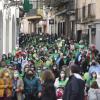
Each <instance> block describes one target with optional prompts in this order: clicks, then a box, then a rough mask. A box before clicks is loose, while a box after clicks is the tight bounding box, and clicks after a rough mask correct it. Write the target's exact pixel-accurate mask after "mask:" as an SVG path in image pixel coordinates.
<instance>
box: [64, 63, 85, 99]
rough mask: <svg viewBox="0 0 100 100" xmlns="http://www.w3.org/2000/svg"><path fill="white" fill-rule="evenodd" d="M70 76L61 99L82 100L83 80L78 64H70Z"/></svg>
mask: <svg viewBox="0 0 100 100" xmlns="http://www.w3.org/2000/svg"><path fill="white" fill-rule="evenodd" d="M70 68H71V71H70V74H71V75H70V77H69V80H68V82H67V84H66V86H65V90H64V95H63V100H84V89H85V82H84V81H83V79H82V77H81V75H80V74H79V73H80V69H79V67H78V65H76V64H71V65H70Z"/></svg>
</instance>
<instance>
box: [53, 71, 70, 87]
mask: <svg viewBox="0 0 100 100" xmlns="http://www.w3.org/2000/svg"><path fill="white" fill-rule="evenodd" d="M67 81H68V78H67V77H66V73H65V71H63V70H61V72H60V75H59V77H58V78H56V80H55V83H54V85H55V87H56V88H64V87H65V85H66V83H67Z"/></svg>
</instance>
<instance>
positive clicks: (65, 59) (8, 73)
mask: <svg viewBox="0 0 100 100" xmlns="http://www.w3.org/2000/svg"><path fill="white" fill-rule="evenodd" d="M19 41H20V43H19V47H16V48H15V50H14V51H13V52H12V53H8V54H3V55H2V57H1V61H0V65H1V66H0V100H100V53H99V51H98V50H97V49H96V48H95V46H94V45H92V46H87V44H86V43H84V41H82V40H81V41H79V43H78V42H76V41H75V40H72V39H69V38H65V37H57V35H55V36H50V35H43V34H40V35H39V34H38V35H25V34H21V35H20V38H19Z"/></svg>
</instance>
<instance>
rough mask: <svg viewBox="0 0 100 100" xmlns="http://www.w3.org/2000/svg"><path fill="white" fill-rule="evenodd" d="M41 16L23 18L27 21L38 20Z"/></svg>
mask: <svg viewBox="0 0 100 100" xmlns="http://www.w3.org/2000/svg"><path fill="white" fill-rule="evenodd" d="M41 18H42V16H29V17H25V19H27V20H38V19H41Z"/></svg>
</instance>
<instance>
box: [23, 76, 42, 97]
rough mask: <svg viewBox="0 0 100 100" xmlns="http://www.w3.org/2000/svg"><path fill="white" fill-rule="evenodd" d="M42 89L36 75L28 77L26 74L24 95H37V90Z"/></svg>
mask: <svg viewBox="0 0 100 100" xmlns="http://www.w3.org/2000/svg"><path fill="white" fill-rule="evenodd" d="M41 91H42V86H41V84H40V81H39V79H38V78H37V77H35V76H34V77H33V78H32V79H29V78H28V77H27V76H26V77H25V78H24V93H25V95H29V94H32V95H34V96H36V95H37V93H38V92H41Z"/></svg>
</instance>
